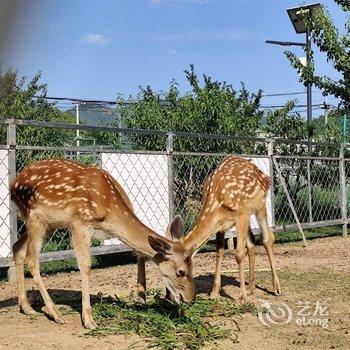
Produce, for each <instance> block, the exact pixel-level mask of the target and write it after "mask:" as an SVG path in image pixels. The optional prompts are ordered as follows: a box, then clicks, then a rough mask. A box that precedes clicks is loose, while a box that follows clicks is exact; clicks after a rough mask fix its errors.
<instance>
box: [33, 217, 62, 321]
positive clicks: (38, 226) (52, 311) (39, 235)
mask: <svg viewBox="0 0 350 350" xmlns="http://www.w3.org/2000/svg"><path fill="white" fill-rule="evenodd" d="M27 230H28V231H27V232H28V247H27V264H28V268H29V271H30V273H31V274H32V276H33V279H34V283H35V284H36V286H37V287H38V288H39V291H40V293H41V296H42V297H43V299H44V302H45V306H46V312H47V313H48V314H49V315H50V316H51V317H52V318H53V319H54V321H55V322H57V323H61V324H63V323H67V321H66V320H65V319H64V318H63V317H62V316H61V314H60V313H59V312H58V310H57V309H56V307H55V304H54V303H53V301H52V299H51V298H50V295H49V293H48V292H47V290H46V288H45V285H44V282H43V280H42V278H41V275H40V265H39V253H40V250H41V246H42V243H43V240H44V238H45V234H46V230H47V229H46V226H45V225H44V224H43V223H42V222H41V221H40V220H39V219H38V218H36V217H34V216H32V217H30V218H28V220H27Z"/></svg>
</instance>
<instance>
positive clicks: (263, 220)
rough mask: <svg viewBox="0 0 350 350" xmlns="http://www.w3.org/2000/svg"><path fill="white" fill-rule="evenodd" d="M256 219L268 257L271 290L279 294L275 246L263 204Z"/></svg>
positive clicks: (279, 286)
mask: <svg viewBox="0 0 350 350" xmlns="http://www.w3.org/2000/svg"><path fill="white" fill-rule="evenodd" d="M256 216H257V219H258V221H259V225H260V227H261V230H262V234H263V245H264V247H265V249H266V251H267V255H268V257H269V262H270V267H271V272H272V283H273V289H274V292H275V294H276V295H280V294H281V285H280V281H279V278H278V276H277V272H276V262H275V257H274V245H275V235H274V234H273V232H271V230H270V229H269V227H268V223H267V212H266V205H265V203H264V204H263V205H262V206H261V207H260V208H259V209H258V210H257V212H256Z"/></svg>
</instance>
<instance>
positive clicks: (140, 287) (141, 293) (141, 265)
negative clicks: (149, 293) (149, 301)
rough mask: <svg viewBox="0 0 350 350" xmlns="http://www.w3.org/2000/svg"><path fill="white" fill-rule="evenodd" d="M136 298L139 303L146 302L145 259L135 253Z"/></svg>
mask: <svg viewBox="0 0 350 350" xmlns="http://www.w3.org/2000/svg"><path fill="white" fill-rule="evenodd" d="M137 297H138V300H139V302H140V303H145V302H146V259H145V257H144V256H142V255H140V254H139V253H137Z"/></svg>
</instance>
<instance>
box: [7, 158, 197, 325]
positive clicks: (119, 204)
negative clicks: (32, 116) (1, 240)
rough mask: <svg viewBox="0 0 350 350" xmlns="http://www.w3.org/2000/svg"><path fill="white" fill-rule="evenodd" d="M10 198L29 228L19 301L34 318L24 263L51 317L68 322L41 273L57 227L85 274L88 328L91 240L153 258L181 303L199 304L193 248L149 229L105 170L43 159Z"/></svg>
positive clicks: (21, 246) (20, 255) (20, 254)
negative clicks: (66, 234) (117, 242)
mask: <svg viewBox="0 0 350 350" xmlns="http://www.w3.org/2000/svg"><path fill="white" fill-rule="evenodd" d="M11 199H12V200H13V201H15V203H16V204H17V206H18V207H19V209H20V211H21V213H22V215H23V217H24V219H25V220H26V226H27V232H26V233H25V234H24V235H23V236H21V238H20V239H19V240H18V241H17V242H16V243H15V244H14V246H13V254H14V260H15V265H16V273H17V280H18V302H19V305H20V309H21V310H22V311H23V312H24V313H25V314H27V315H28V314H33V313H35V311H34V310H33V309H32V307H31V306H30V305H29V302H28V299H27V295H26V289H25V280H24V264H25V263H27V264H28V268H29V270H30V272H31V274H32V276H33V279H34V282H35V283H36V285H37V287H38V288H39V290H40V293H41V295H42V297H43V299H44V302H45V305H46V309H47V313H48V314H49V315H50V316H51V317H52V318H53V319H54V320H55V321H56V322H58V323H66V321H65V319H64V318H63V317H62V316H61V315H60V313H59V312H58V310H57V308H56V307H55V305H54V303H53V301H52V300H51V298H50V296H49V294H48V292H47V290H46V288H45V286H44V283H43V280H42V278H41V276H40V270H39V253H40V250H41V246H42V243H43V240H44V238H45V237H47V236H48V235H49V234H50V233H52V232H53V231H54V230H55V229H58V228H69V229H70V230H71V238H72V243H73V246H74V249H75V252H76V256H77V261H78V266H79V269H80V271H81V275H82V320H83V324H84V326H85V327H86V328H95V327H96V323H95V322H94V320H93V318H92V314H91V306H90V294H89V275H90V266H91V261H90V260H91V257H90V249H89V248H90V240H91V237H92V236H97V237H104V238H111V237H117V238H119V239H121V240H122V241H123V242H124V243H126V244H127V245H129V246H130V247H132V248H133V249H135V250H136V251H138V252H140V253H142V254H144V255H145V256H147V257H151V258H152V260H153V261H154V262H155V263H156V264H157V265H158V267H159V269H160V272H161V275H162V277H163V280H164V283H165V285H166V286H167V288H168V289H170V290H171V292H172V293H173V295H174V296H175V300H176V301H181V300H184V301H186V302H191V301H192V300H193V299H194V297H195V289H194V281H193V276H192V254H193V251H194V248H191V249H186V248H185V247H184V245H183V244H182V242H181V241H179V240H178V241H173V240H170V239H168V238H166V237H162V236H160V235H158V234H157V233H155V232H153V231H152V230H151V229H149V228H148V227H146V226H145V225H144V224H143V223H142V222H141V221H140V220H139V219H138V218H137V217H136V215H135V214H134V212H133V209H132V205H131V202H130V200H129V198H128V197H127V195H126V193H125V192H124V190H123V189H122V187H121V186H120V185H119V184H118V182H117V181H116V180H115V179H114V178H113V177H112V176H110V175H109V174H108V173H107V172H106V171H104V170H102V169H99V168H97V167H93V166H86V165H82V164H79V163H77V162H74V161H69V160H65V159H48V160H42V161H39V162H37V163H35V164H32V165H30V166H28V167H27V168H26V169H24V170H23V171H22V172H21V173H20V174H19V175H18V177H17V178H16V179H15V181H14V182H13V184H12V185H11ZM178 221H179V220H175V222H173V223H172V225H170V229H173V230H176V225H177V222H178ZM140 275H142V274H140ZM140 284H141V285H142V283H140ZM140 284H139V286H140Z"/></svg>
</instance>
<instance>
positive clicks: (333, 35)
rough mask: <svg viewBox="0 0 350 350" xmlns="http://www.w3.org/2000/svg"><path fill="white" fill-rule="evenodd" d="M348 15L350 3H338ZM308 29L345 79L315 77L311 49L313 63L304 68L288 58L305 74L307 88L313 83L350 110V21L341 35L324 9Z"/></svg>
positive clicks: (291, 55)
mask: <svg viewBox="0 0 350 350" xmlns="http://www.w3.org/2000/svg"><path fill="white" fill-rule="evenodd" d="M335 2H336V3H337V4H338V5H340V6H341V7H342V9H343V10H344V11H349V10H350V6H349V2H348V1H345V0H343V1H342V0H335ZM304 21H305V24H306V26H307V27H309V28H310V29H312V32H311V40H312V41H313V43H314V44H315V45H316V47H317V48H318V49H319V50H320V51H321V52H323V53H324V54H325V55H326V57H327V60H328V61H330V62H332V66H333V68H334V69H335V70H336V71H337V73H338V74H340V76H341V78H340V79H339V80H338V81H336V80H334V79H332V78H330V77H329V76H320V75H317V74H315V62H314V57H313V51H312V50H311V49H310V50H309V52H307V54H309V55H310V58H311V62H310V64H309V65H307V66H306V67H303V66H302V64H301V63H300V61H299V60H298V58H297V56H296V55H295V54H294V53H292V52H290V51H286V52H285V55H286V57H287V58H288V60H289V61H290V63H291V65H292V66H293V67H294V68H295V69H296V70H297V71H298V72H299V73H300V74H301V76H300V79H301V81H302V82H304V83H305V84H306V83H307V82H308V81H310V82H312V83H313V84H314V85H315V86H317V87H318V88H319V89H321V90H322V91H323V94H324V95H334V96H336V97H338V98H339V99H340V100H341V104H342V106H343V108H345V109H346V110H349V108H350V89H349V86H350V39H349V38H350V19H349V18H348V19H347V22H346V23H345V33H344V34H340V33H339V30H338V28H336V26H335V25H334V23H333V21H332V18H331V17H330V15H329V13H328V11H327V9H326V8H325V7H323V8H322V11H318V12H317V14H316V16H315V20H314V21H313V22H311V21H310V20H308V19H307V18H305V19H304Z"/></svg>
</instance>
